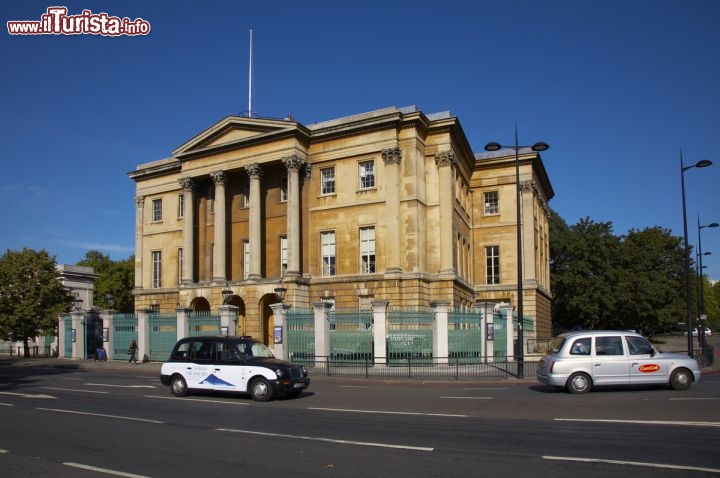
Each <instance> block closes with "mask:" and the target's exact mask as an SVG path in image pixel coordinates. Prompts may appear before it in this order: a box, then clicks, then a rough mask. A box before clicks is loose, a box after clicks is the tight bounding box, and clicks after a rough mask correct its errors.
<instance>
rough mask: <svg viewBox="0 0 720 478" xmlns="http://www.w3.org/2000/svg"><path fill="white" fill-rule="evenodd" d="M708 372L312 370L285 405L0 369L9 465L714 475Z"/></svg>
mask: <svg viewBox="0 0 720 478" xmlns="http://www.w3.org/2000/svg"><path fill="white" fill-rule="evenodd" d="M719 404H720V375H715V374H712V375H707V376H705V377H704V379H703V380H702V381H701V382H700V383H698V384H696V385H695V386H694V387H693V388H692V389H690V390H688V391H684V392H675V391H671V390H668V389H657V388H654V389H647V388H639V389H631V390H613V389H602V390H597V391H594V392H592V393H589V394H586V395H570V394H566V393H563V392H560V391H557V390H555V389H552V388H548V387H545V386H542V385H539V384H535V383H533V382H532V381H527V382H518V381H503V380H500V381H495V382H477V383H467V382H465V383H426V384H417V383H392V384H388V383H368V382H363V381H336V380H315V381H313V383H312V384H311V387H310V389H309V391H308V392H306V393H304V394H303V395H301V396H300V397H299V398H297V399H293V400H276V401H273V402H269V403H257V402H253V401H252V400H250V399H249V397H246V396H238V395H223V394H195V395H192V396H189V397H184V398H174V397H172V396H171V395H170V394H169V392H168V390H167V389H166V388H165V387H163V386H162V385H161V384H160V383H159V380H158V377H157V375H156V374H155V373H143V372H142V369H141V367H138V370H137V371H135V370H125V371H117V370H114V371H112V370H98V371H87V370H74V369H53V368H43V367H10V366H5V367H0V423H2V433H0V473H2V476H5V477H19V476H23V477H25V476H80V477H84V476H88V477H91V476H93V477H98V476H113V475H114V476H126V477H133V476H152V477H170V476H176V477H180V476H181V477H185V476H203V477H213V476H281V475H292V476H308V477H316V476H344V477H345V476H346V477H395V476H401V475H402V476H416V477H435V476H437V477H441V476H442V477H455V476H457V477H460V476H463V477H467V476H503V477H504V476H513V477H526V476H527V477H531V476H532V477H538V476H552V477H553V478H557V477H564V476H583V477H601V476H602V477H606V476H609V475H614V476H630V475H632V476H633V477H650V476H652V477H663V476H668V477H670V476H672V477H678V476H712V475H715V474H718V475H719V476H720V454H718V453H717V443H718V438H720V407H718V405H719Z"/></svg>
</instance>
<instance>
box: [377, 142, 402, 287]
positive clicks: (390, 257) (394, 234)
mask: <svg viewBox="0 0 720 478" xmlns="http://www.w3.org/2000/svg"><path fill="white" fill-rule="evenodd" d="M401 158H402V150H401V149H400V148H389V149H383V150H382V159H383V161H384V163H385V185H386V188H385V213H386V214H385V221H386V224H387V227H386V228H385V230H386V234H387V238H386V239H387V240H386V247H387V256H386V264H387V267H386V269H385V274H398V273H400V272H402V267H401V266H400V237H401V233H400V159H401Z"/></svg>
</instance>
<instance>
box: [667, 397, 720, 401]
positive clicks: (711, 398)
mask: <svg viewBox="0 0 720 478" xmlns="http://www.w3.org/2000/svg"><path fill="white" fill-rule="evenodd" d="M683 400H684V401H693V400H720V398H716V397H707V398H703V397H698V398H671V399H670V401H671V402H679V401H683Z"/></svg>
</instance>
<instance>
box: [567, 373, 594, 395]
mask: <svg viewBox="0 0 720 478" xmlns="http://www.w3.org/2000/svg"><path fill="white" fill-rule="evenodd" d="M565 388H566V389H567V391H568V392H570V393H587V392H589V391H590V389H591V388H592V380H591V379H590V377H589V376H588V374H586V373H582V372H577V373H574V374H572V375H570V378H568V381H567V383H566V385H565Z"/></svg>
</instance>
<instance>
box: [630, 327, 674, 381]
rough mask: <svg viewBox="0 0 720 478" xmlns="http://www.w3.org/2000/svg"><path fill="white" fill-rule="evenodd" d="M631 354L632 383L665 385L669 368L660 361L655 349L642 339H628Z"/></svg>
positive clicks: (665, 363) (664, 362)
mask: <svg viewBox="0 0 720 478" xmlns="http://www.w3.org/2000/svg"><path fill="white" fill-rule="evenodd" d="M626 341H627V346H628V351H629V352H630V383H639V384H642V383H665V382H667V381H668V370H669V366H668V364H667V362H666V361H664V360H658V358H657V357H656V356H655V355H656V354H655V349H654V348H653V346H652V345H650V342H648V341H647V340H645V339H644V338H642V337H626Z"/></svg>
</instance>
